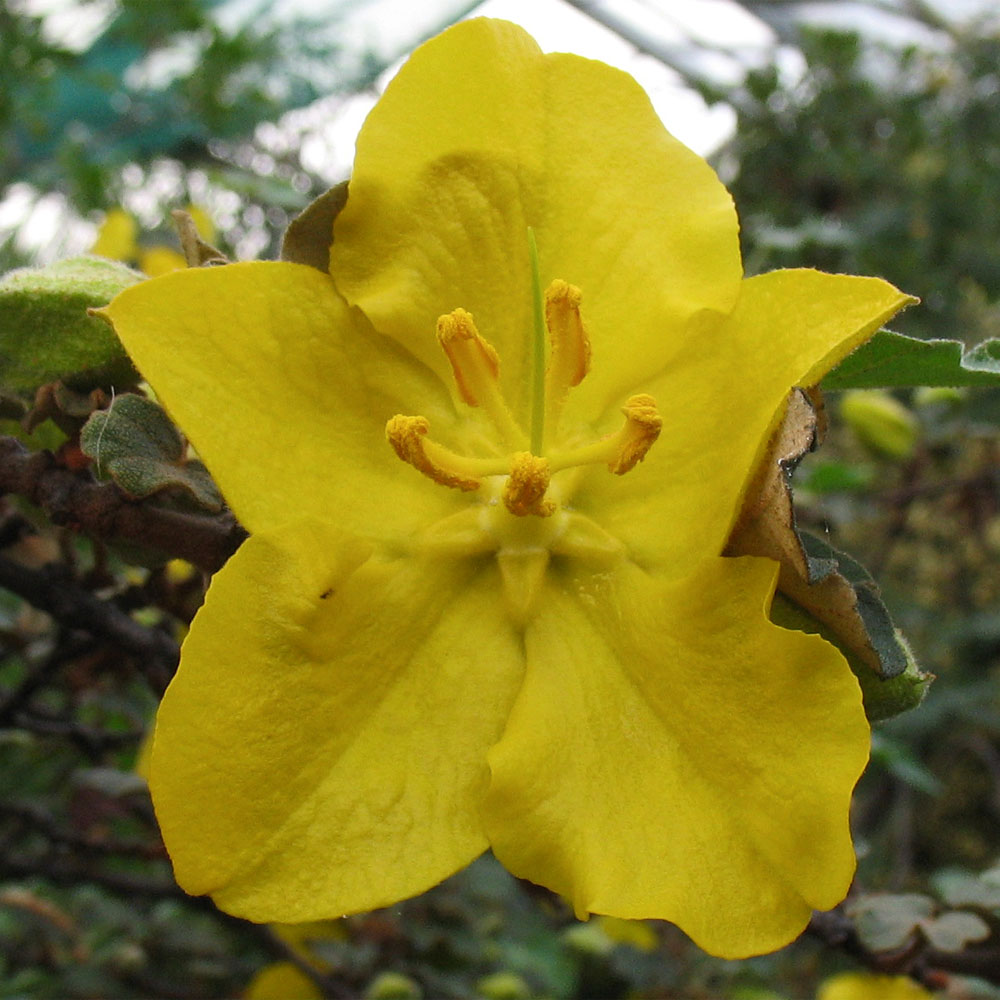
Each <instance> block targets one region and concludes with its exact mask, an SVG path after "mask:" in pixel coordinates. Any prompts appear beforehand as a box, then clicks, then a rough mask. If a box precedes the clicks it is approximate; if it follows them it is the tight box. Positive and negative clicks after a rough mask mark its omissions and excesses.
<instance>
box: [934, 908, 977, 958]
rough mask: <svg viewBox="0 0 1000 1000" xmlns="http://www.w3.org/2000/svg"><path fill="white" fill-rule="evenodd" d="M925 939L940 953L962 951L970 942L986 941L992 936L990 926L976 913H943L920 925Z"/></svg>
mask: <svg viewBox="0 0 1000 1000" xmlns="http://www.w3.org/2000/svg"><path fill="white" fill-rule="evenodd" d="M920 929H921V930H922V931H923V932H924V937H926V938H927V940H928V941H930V943H931V944H932V945H934V947H935V948H937V949H938V951H961V950H962V949H963V948H964V947H965V946H966V945H967V944H969V942H970V941H984V940H985V939H986V938H988V937H989V936H990V928H989V924H987V923H986V921H985V920H983V918H982V917H977V916H976V915H975V914H974V913H961V912H958V911H953V912H951V913H942V914H941V916H940V917H935V918H934V919H933V920H925V921H923V923H922V924H921V925H920Z"/></svg>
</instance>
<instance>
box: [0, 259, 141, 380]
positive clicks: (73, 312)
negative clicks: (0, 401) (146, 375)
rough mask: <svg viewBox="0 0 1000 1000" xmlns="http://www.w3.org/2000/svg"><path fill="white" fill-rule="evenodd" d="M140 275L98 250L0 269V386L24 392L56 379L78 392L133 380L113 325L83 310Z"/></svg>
mask: <svg viewBox="0 0 1000 1000" xmlns="http://www.w3.org/2000/svg"><path fill="white" fill-rule="evenodd" d="M142 280H143V275H141V274H139V273H138V272H136V271H133V270H132V269H131V268H128V267H126V266H125V265H124V264H120V263H118V262H117V261H110V260H104V259H103V258H101V257H72V258H70V259H68V260H63V261H59V262H58V263H56V264H51V265H49V266H48V267H45V268H40V269H33V268H23V269H21V270H17V271H11V272H10V273H8V274H6V275H5V276H4V277H3V279H0V386H2V387H3V389H5V390H6V391H8V392H12V393H14V394H16V395H19V396H25V397H28V398H30V397H31V396H32V395H34V392H35V390H36V389H37V388H38V387H39V386H41V385H45V384H46V383H47V382H55V381H56V380H61V381H62V382H64V383H65V384H66V385H67V386H69V387H70V388H73V389H76V390H79V391H82V392H87V391H89V390H90V389H93V388H97V387H99V386H114V387H115V388H117V389H124V388H130V387H131V386H134V385H136V384H138V381H139V376H138V374H137V373H136V371H135V369H134V368H133V367H132V362H131V361H130V360H129V358H128V355H127V354H126V353H125V351H124V349H123V348H122V346H121V344H120V343H119V342H118V338H117V337H116V336H115V334H114V331H113V330H112V329H111V327H110V326H109V325H108V324H107V323H105V322H103V321H102V320H100V319H98V318H97V317H95V316H90V315H88V314H87V310H88V309H90V308H96V307H99V306H104V305H107V304H108V303H109V302H110V301H111V300H112V299H113V298H114V297H115V296H116V295H117V294H118V293H119V292H120V291H122V290H123V289H125V288H128V287H129V286H130V285H134V284H136V283H137V282H139V281H142Z"/></svg>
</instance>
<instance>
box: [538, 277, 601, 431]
mask: <svg viewBox="0 0 1000 1000" xmlns="http://www.w3.org/2000/svg"><path fill="white" fill-rule="evenodd" d="M582 298H583V295H582V293H581V292H580V289H579V288H577V287H576V286H575V285H571V284H569V283H568V282H565V281H561V280H559V279H557V280H555V281H553V282H552V283H551V284H550V285H549V287H548V288H546V289H545V326H546V327H547V328H548V331H549V345H550V353H549V366H548V369H547V370H546V372H545V402H546V412H545V425H546V427H548V428H549V433H550V434H551V433H552V432H553V430H554V429H555V427H556V425H557V423H558V421H559V414H560V412H561V411H562V405H563V403H564V402H565V399H566V394H567V392H569V390H570V389H571V388H572V387H573V386H575V385H579V384H580V383H581V382H582V381H583V378H584V376H585V375H586V374H587V372H588V371H590V338H589V337H588V336H587V330H586V328H585V327H584V325H583V317H582V316H581V315H580V301H581V299H582Z"/></svg>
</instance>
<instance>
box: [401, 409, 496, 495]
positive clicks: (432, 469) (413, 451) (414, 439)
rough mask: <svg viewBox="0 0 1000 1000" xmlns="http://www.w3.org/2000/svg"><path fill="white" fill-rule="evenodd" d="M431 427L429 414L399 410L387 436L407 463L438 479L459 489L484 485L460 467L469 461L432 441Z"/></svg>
mask: <svg viewBox="0 0 1000 1000" xmlns="http://www.w3.org/2000/svg"><path fill="white" fill-rule="evenodd" d="M429 430H430V424H429V422H428V420H427V418H426V417H407V416H403V414H401V413H397V414H396V416H394V417H393V418H392V419H391V420H389V422H388V423H387V424H386V425H385V436H386V437H387V438H388V439H389V444H391V445H392V447H393V449H394V450H395V452H396V454H397V455H398V456H399V457H400V458H401V459H402V460H403V461H404V462H408V463H409V464H410V465H412V466H413V467H414V468H415V469H417V470H419V471H420V472H422V473H423V474H424V475H425V476H428V477H429V478H431V479H433V480H434V482H436V483H440V484H441V485H442V486H450V487H451V488H452V489H457V490H465V491H469V490H477V489H479V487H480V486H481V485H482V481H481V480H480V479H477V478H474V477H473V476H470V475H468V474H465V472H464V471H463V470H461V469H460V468H457V466H461V465H464V464H466V462H467V461H468V460H467V459H463V458H462V456H461V455H456V454H455V453H454V452H452V451H449V449H447V448H444V447H442V446H441V445H439V444H436V443H435V442H434V441H431V440H430V439H429V438H428V437H427V432H428V431H429ZM449 466H450V468H449Z"/></svg>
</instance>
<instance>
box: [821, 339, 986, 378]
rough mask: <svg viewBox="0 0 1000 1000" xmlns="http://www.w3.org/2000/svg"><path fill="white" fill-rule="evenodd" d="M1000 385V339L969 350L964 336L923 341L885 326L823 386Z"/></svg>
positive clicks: (850, 355)
mask: <svg viewBox="0 0 1000 1000" xmlns="http://www.w3.org/2000/svg"><path fill="white" fill-rule="evenodd" d="M976 385H981V386H991V385H992V386H996V385H1000V340H986V341H983V343H981V344H979V345H978V346H977V347H973V348H972V349H971V350H969V351H966V350H965V345H964V344H962V342H961V341H959V340H918V339H917V338H915V337H905V336H903V334H901V333H893V332H892V331H891V330H879V332H878V333H876V334H875V336H874V337H872V338H871V340H869V341H868V342H867V343H865V344H862V345H861V347H859V348H858V349H857V350H856V351H854V352H853V353H851V354H849V355H848V356H847V357H846V358H844V360H843V361H841V362H840V364H839V365H837V367H836V368H834V369H833V371H831V372H830V373H829V374H828V375H827V376H826V378H824V379H823V381H822V382H821V383H820V388H822V389H831V390H832V389H908V388H915V387H917V386H941V387H949V388H959V387H961V386H976Z"/></svg>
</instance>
